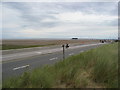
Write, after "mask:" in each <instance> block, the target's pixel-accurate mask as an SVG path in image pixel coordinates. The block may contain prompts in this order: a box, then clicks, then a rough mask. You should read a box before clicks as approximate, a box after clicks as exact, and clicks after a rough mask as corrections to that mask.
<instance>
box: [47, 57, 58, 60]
mask: <svg viewBox="0 0 120 90" xmlns="http://www.w3.org/2000/svg"><path fill="white" fill-rule="evenodd" d="M56 59H58V58H57V57H55V58H51V59H49V60H56Z"/></svg>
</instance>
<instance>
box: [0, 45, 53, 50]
mask: <svg viewBox="0 0 120 90" xmlns="http://www.w3.org/2000/svg"><path fill="white" fill-rule="evenodd" d="M52 45H55V44H48V45H7V44H3V45H2V48H0V49H2V50H9V49H22V48H32V47H45V46H52Z"/></svg>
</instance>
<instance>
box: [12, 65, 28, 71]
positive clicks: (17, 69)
mask: <svg viewBox="0 0 120 90" xmlns="http://www.w3.org/2000/svg"><path fill="white" fill-rule="evenodd" d="M29 66H30V65H25V66H20V67H16V68H13V70H18V69H21V68H26V67H29Z"/></svg>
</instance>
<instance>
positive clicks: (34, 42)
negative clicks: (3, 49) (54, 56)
mask: <svg viewBox="0 0 120 90" xmlns="http://www.w3.org/2000/svg"><path fill="white" fill-rule="evenodd" d="M93 42H99V40H3V41H2V44H5V45H50V44H54V45H59V44H65V43H79V44H85V43H93Z"/></svg>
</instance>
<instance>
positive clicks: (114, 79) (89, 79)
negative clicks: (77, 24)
mask: <svg viewBox="0 0 120 90" xmlns="http://www.w3.org/2000/svg"><path fill="white" fill-rule="evenodd" d="M117 87H118V43H114V44H109V45H103V46H101V47H99V48H96V49H92V50H89V51H87V52H83V53H80V54H79V55H75V56H71V57H69V58H67V59H66V60H61V61H60V62H58V63H56V64H54V65H47V66H44V67H42V68H37V69H35V70H33V71H32V72H25V73H24V74H23V75H22V76H20V77H16V78H11V79H9V80H6V81H4V82H3V88H117Z"/></svg>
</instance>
